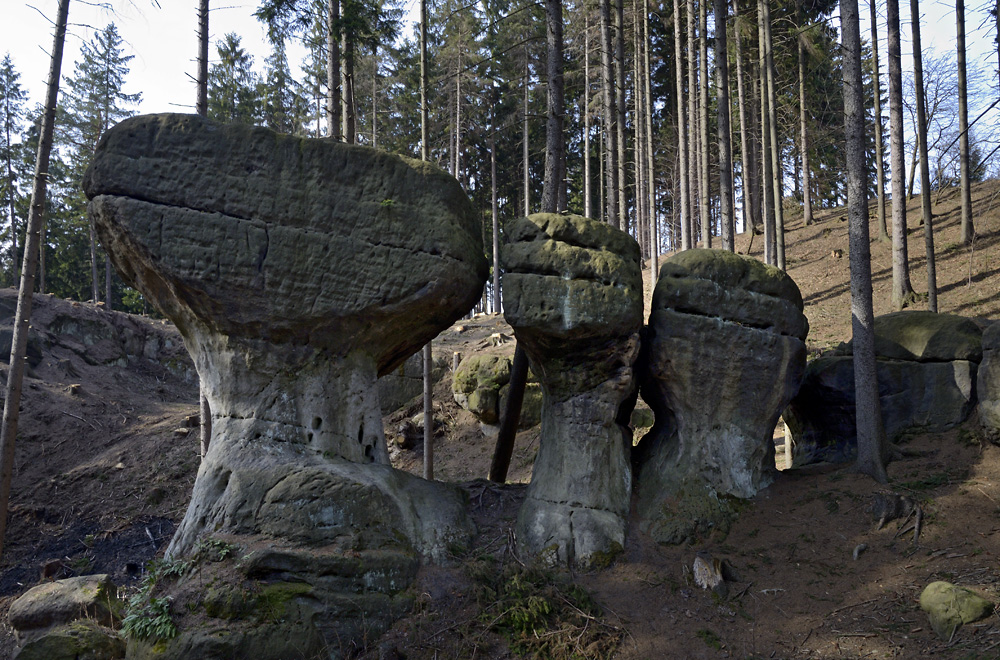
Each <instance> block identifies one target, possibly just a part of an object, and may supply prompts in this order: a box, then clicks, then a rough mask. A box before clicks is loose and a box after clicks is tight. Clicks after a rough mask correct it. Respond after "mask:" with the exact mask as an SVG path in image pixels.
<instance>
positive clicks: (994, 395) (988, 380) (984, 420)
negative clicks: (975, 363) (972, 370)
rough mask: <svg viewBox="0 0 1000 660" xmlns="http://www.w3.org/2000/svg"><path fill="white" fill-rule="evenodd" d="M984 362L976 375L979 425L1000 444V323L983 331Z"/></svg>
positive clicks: (989, 436)
mask: <svg viewBox="0 0 1000 660" xmlns="http://www.w3.org/2000/svg"><path fill="white" fill-rule="evenodd" d="M982 347H983V360H982V362H980V363H979V370H978V371H977V373H976V394H977V397H978V399H979V408H978V410H979V424H980V427H981V428H982V431H983V435H984V436H985V437H986V439H987V440H989V441H990V442H992V443H993V444H1000V323H993V324H991V325H989V326H987V328H986V329H985V330H984V331H983V343H982Z"/></svg>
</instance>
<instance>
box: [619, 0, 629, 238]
mask: <svg viewBox="0 0 1000 660" xmlns="http://www.w3.org/2000/svg"><path fill="white" fill-rule="evenodd" d="M615 95H616V100H615V105H616V109H617V111H618V118H617V120H616V121H615V133H616V136H615V139H616V141H617V160H618V163H617V168H618V224H617V227H618V228H619V229H621V230H622V231H629V224H630V223H629V217H628V199H627V195H626V194H625V193H626V190H627V188H626V187H625V186H626V184H625V166H626V163H627V162H628V161H627V160H626V157H625V121H626V118H625V0H615Z"/></svg>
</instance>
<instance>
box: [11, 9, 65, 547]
mask: <svg viewBox="0 0 1000 660" xmlns="http://www.w3.org/2000/svg"><path fill="white" fill-rule="evenodd" d="M68 16H69V0H59V10H58V16H57V18H56V29H55V37H54V39H53V44H52V58H51V64H50V65H49V81H48V88H47V91H46V95H45V110H44V113H43V114H42V126H41V135H40V136H39V140H38V155H37V157H36V158H35V178H34V186H33V188H32V191H31V210H30V211H29V213H28V227H27V231H26V236H25V245H24V261H23V264H24V267H23V268H22V270H21V288H20V290H19V291H18V295H17V312H16V314H15V317H14V318H15V319H16V322H15V324H14V336H13V338H12V340H11V350H10V369H9V370H8V372H7V388H6V393H5V396H4V407H3V427H2V429H0V557H2V556H3V543H4V536H5V535H6V532H7V513H8V511H9V506H8V505H9V504H10V482H11V479H12V477H13V474H14V443H15V440H16V438H17V423H18V420H19V418H20V408H21V386H22V384H23V382H24V365H25V356H26V355H27V350H28V332H29V328H30V326H31V302H32V299H31V296H32V292H33V291H34V288H35V269H36V268H37V267H38V247H39V237H40V236H39V235H40V229H41V226H42V217H43V215H44V214H45V195H46V190H47V183H48V171H49V154H50V153H51V152H52V133H53V128H54V125H55V118H56V100H57V98H58V96H59V73H60V70H61V68H62V55H63V45H64V44H65V42H66V22H67V18H68Z"/></svg>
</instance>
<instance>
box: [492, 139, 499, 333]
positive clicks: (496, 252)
mask: <svg viewBox="0 0 1000 660" xmlns="http://www.w3.org/2000/svg"><path fill="white" fill-rule="evenodd" d="M494 126H495V122H494ZM490 194H491V196H492V198H493V200H492V201H493V313H494V314H499V313H500V300H501V298H500V211H499V206H498V205H497V144H496V139H495V138H490Z"/></svg>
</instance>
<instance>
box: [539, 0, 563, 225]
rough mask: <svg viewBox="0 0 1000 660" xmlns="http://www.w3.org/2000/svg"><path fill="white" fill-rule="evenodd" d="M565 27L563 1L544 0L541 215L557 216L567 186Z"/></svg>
mask: <svg viewBox="0 0 1000 660" xmlns="http://www.w3.org/2000/svg"><path fill="white" fill-rule="evenodd" d="M562 28H563V26H562V0H545V35H546V41H547V43H548V48H547V52H548V57H547V60H546V70H547V75H548V85H547V88H548V94H547V95H546V98H547V103H546V105H547V111H548V123H547V125H546V131H545V181H544V184H543V186H542V212H543V213H556V212H558V211H561V210H563V209H561V208H560V206H559V202H560V199H565V195H560V194H559V190H560V188H562V186H563V185H564V182H563V177H562V160H563V158H564V154H563V144H564V142H563V114H564V113H565V101H564V97H563V89H564V86H563V61H562V60H563V29H562Z"/></svg>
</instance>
